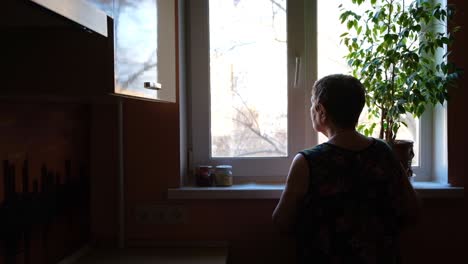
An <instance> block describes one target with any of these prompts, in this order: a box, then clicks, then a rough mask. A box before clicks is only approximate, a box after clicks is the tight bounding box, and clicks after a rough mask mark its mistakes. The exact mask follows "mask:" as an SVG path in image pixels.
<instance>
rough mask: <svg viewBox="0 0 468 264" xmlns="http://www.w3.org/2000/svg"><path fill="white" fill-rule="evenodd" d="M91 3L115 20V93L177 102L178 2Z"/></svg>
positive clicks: (122, 0) (131, 0) (113, 0)
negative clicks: (176, 41) (176, 40)
mask: <svg viewBox="0 0 468 264" xmlns="http://www.w3.org/2000/svg"><path fill="white" fill-rule="evenodd" d="M88 1H90V2H93V3H94V4H97V6H99V7H100V8H101V9H102V10H104V11H106V12H107V13H108V14H109V15H111V16H112V17H113V18H114V52H115V55H114V56H115V64H114V69H115V89H114V93H115V94H117V95H122V96H129V97H135V98H144V99H150V100H157V101H168V102H175V101H176V98H175V95H176V81H175V80H176V44H175V38H176V24H175V19H176V16H175V14H176V8H177V5H176V0H88Z"/></svg>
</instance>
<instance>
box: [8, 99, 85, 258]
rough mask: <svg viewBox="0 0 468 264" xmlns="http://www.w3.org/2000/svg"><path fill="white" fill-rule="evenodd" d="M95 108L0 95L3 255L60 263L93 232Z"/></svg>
mask: <svg viewBox="0 0 468 264" xmlns="http://www.w3.org/2000/svg"><path fill="white" fill-rule="evenodd" d="M89 114H90V112H89V109H88V107H86V106H84V105H76V104H52V103H28V104H26V103H18V102H17V103H8V102H5V101H3V100H2V101H0V158H1V161H2V163H1V165H0V168H1V172H0V263H25V264H27V263H56V262H57V261H59V260H61V259H62V258H63V257H64V256H67V255H69V254H71V253H73V252H74V251H76V250H77V249H79V248H80V247H82V246H83V245H84V244H85V243H86V242H87V241H88V240H89V238H90V237H89V234H90V232H89V229H90V208H89V194H90V190H89V174H88V173H89V145H90V142H89V139H90V138H89ZM12 172H13V175H12V174H11V173H12Z"/></svg>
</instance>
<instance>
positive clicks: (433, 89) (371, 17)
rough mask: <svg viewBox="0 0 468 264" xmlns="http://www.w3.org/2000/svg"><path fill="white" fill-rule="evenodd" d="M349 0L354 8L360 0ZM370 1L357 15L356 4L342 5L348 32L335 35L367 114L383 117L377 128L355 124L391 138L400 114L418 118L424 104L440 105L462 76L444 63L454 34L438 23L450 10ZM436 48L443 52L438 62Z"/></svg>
mask: <svg viewBox="0 0 468 264" xmlns="http://www.w3.org/2000/svg"><path fill="white" fill-rule="evenodd" d="M352 2H353V3H354V4H356V7H357V6H358V5H361V4H362V3H363V2H364V0H352ZM370 4H371V5H370V6H369V8H368V9H367V10H364V11H362V12H361V13H359V12H358V11H357V10H359V9H358V8H351V9H350V10H344V9H342V11H341V14H340V17H339V19H340V21H341V23H342V24H345V25H346V27H347V29H348V31H347V32H345V33H343V34H341V36H340V38H341V44H342V45H345V46H346V47H347V48H348V51H349V52H348V54H347V55H346V60H347V63H348V65H349V67H350V68H351V71H352V73H353V75H354V76H355V77H357V78H359V79H360V80H361V82H362V83H363V84H364V86H365V87H366V90H367V95H366V105H367V106H368V108H369V115H371V116H373V117H374V118H377V119H378V120H380V119H382V122H381V123H380V124H379V125H378V126H376V125H377V124H376V123H372V124H368V125H363V124H360V125H359V126H358V130H360V131H362V132H363V133H365V134H369V133H370V134H372V133H373V132H374V128H375V127H382V128H383V129H384V130H385V131H384V133H383V134H384V135H386V136H387V138H386V139H387V140H390V139H392V138H393V137H394V135H395V133H396V132H397V131H398V128H399V127H400V126H401V125H402V123H401V121H400V117H401V115H402V114H406V113H411V114H413V115H414V116H420V115H422V113H423V112H424V110H425V109H426V106H427V105H430V104H437V103H443V102H444V101H445V100H447V99H448V89H449V87H452V86H453V83H454V81H455V80H456V79H457V78H459V76H460V74H461V72H460V70H457V69H456V67H454V66H453V64H451V63H448V62H446V61H445V58H446V57H447V56H448V54H450V51H449V50H448V49H449V48H450V46H451V45H452V43H453V37H452V35H451V33H450V32H446V31H447V28H446V27H445V26H443V25H446V21H445V20H448V19H450V18H451V16H452V15H453V10H448V9H447V8H445V7H443V6H442V5H440V4H434V3H433V2H432V1H425V0H422V1H414V2H411V3H410V4H409V5H408V4H407V5H405V6H404V8H403V3H402V1H399V0H392V1H388V0H371V1H370ZM451 28H452V29H453V30H452V31H458V30H459V27H457V26H452V27H451ZM444 49H447V50H448V51H444ZM438 52H440V54H441V56H442V55H443V58H442V59H441V60H439V61H438V60H436V56H435V54H436V53H438Z"/></svg>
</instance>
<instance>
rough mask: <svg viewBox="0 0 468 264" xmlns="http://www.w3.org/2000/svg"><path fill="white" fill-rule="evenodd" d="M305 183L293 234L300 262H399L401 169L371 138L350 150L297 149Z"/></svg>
mask: <svg viewBox="0 0 468 264" xmlns="http://www.w3.org/2000/svg"><path fill="white" fill-rule="evenodd" d="M300 153H301V154H302V155H303V156H304V157H305V158H306V159H307V161H308V165H309V172H310V175H309V187H308V191H307V194H306V196H305V199H304V201H303V203H302V204H300V206H299V211H298V217H297V219H298V220H297V223H296V226H295V234H296V236H297V248H298V260H299V262H300V263H399V262H400V258H399V245H398V230H399V228H398V227H399V215H400V208H398V205H399V204H400V203H399V201H398V199H399V197H398V194H399V192H400V188H401V187H399V184H398V182H399V180H398V177H403V175H402V174H401V167H400V165H399V163H398V162H397V161H396V159H395V157H394V156H393V152H392V151H391V149H390V147H389V146H388V145H387V144H386V143H385V142H384V141H381V140H378V139H373V142H372V144H371V145H370V146H368V147H366V148H365V149H363V150H360V151H351V150H346V149H343V148H340V147H338V146H335V145H332V144H329V143H323V144H320V145H317V146H315V147H313V148H310V149H306V150H303V151H301V152H300Z"/></svg>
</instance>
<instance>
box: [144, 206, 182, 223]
mask: <svg viewBox="0 0 468 264" xmlns="http://www.w3.org/2000/svg"><path fill="white" fill-rule="evenodd" d="M135 218H136V219H135V220H136V222H137V223H139V224H184V223H186V222H187V210H186V208H185V207H184V206H180V205H141V206H137V207H136V209H135Z"/></svg>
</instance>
